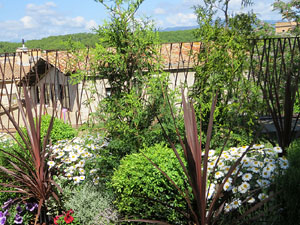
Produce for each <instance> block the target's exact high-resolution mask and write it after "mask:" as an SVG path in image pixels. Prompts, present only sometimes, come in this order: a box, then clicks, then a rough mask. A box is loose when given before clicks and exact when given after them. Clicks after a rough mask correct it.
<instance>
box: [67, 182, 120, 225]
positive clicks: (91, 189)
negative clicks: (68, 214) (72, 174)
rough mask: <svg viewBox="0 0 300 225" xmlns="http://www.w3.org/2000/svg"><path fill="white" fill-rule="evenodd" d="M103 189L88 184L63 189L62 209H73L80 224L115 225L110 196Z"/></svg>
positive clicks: (114, 213)
mask: <svg viewBox="0 0 300 225" xmlns="http://www.w3.org/2000/svg"><path fill="white" fill-rule="evenodd" d="M105 190H106V189H105V188H104V187H102V186H101V187H100V186H97V187H95V186H94V185H90V184H84V185H79V186H77V187H76V188H75V189H73V188H65V189H64V190H63V191H64V198H65V201H64V207H65V209H66V210H69V209H73V210H74V212H75V214H74V215H76V218H77V219H78V221H80V224H85V225H102V224H115V222H116V220H117V219H118V217H117V212H116V210H114V209H113V208H112V195H111V193H109V192H108V191H105Z"/></svg>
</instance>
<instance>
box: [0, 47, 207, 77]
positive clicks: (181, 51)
mask: <svg viewBox="0 0 300 225" xmlns="http://www.w3.org/2000/svg"><path fill="white" fill-rule="evenodd" d="M200 47H201V43H200V42H192V43H169V44H162V45H161V49H160V54H161V57H162V64H163V67H164V69H165V70H174V69H175V70H176V69H189V68H192V67H193V66H194V64H195V60H194V57H193V55H194V54H195V53H196V52H199V51H200ZM87 55H88V54H87V52H81V53H80V55H75V54H71V53H68V52H67V51H43V52H41V51H37V50H34V51H29V52H28V56H29V57H28V58H27V61H28V62H26V60H24V59H23V62H22V65H21V63H20V58H21V57H20V56H15V57H13V56H6V57H0V79H1V80H2V79H3V77H5V80H10V79H12V78H13V76H14V77H15V78H16V77H17V78H20V76H21V78H23V77H24V76H25V75H26V74H27V73H28V72H29V71H30V70H31V68H33V67H34V65H35V63H36V62H37V61H38V59H40V58H41V59H43V60H44V61H45V62H48V63H49V64H50V65H51V66H54V67H56V68H58V69H59V70H60V71H61V72H63V73H72V72H73V71H76V70H78V69H81V70H84V69H85V70H89V57H92V56H87ZM33 56H34V57H33ZM14 60H15V63H14V62H13V61H14Z"/></svg>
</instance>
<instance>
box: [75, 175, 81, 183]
mask: <svg viewBox="0 0 300 225" xmlns="http://www.w3.org/2000/svg"><path fill="white" fill-rule="evenodd" d="M73 180H74V183H75V184H79V183H80V177H78V176H76V177H73Z"/></svg>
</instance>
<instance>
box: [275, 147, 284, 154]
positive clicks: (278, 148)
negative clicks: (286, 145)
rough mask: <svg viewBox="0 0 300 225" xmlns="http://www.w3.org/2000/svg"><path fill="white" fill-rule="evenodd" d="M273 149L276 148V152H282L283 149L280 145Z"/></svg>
mask: <svg viewBox="0 0 300 225" xmlns="http://www.w3.org/2000/svg"><path fill="white" fill-rule="evenodd" d="M273 150H274V152H276V153H282V149H281V148H280V147H278V146H277V147H274V148H273Z"/></svg>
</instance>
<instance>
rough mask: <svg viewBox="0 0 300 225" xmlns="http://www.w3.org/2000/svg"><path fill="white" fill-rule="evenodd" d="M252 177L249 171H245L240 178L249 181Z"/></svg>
mask: <svg viewBox="0 0 300 225" xmlns="http://www.w3.org/2000/svg"><path fill="white" fill-rule="evenodd" d="M251 178H252V174H251V173H245V174H244V175H243V176H242V180H243V181H249V180H251Z"/></svg>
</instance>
